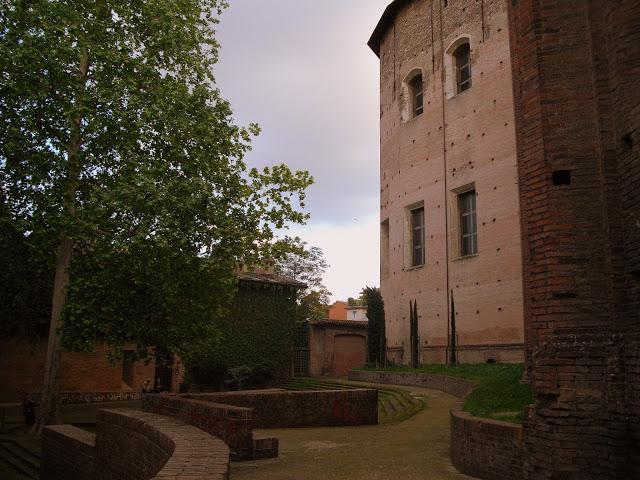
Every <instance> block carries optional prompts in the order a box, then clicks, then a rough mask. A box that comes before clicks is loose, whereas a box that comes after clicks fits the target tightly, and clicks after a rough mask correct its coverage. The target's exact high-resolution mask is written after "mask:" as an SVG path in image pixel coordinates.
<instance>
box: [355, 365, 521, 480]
mask: <svg viewBox="0 0 640 480" xmlns="http://www.w3.org/2000/svg"><path fill="white" fill-rule="evenodd" d="M349 380H353V381H358V382H370V383H382V384H391V385H410V386H417V387H423V388H432V389H435V390H440V391H442V392H445V393H448V394H450V395H453V396H454V397H457V398H459V399H464V397H466V396H467V395H468V394H469V393H471V392H472V391H473V389H474V388H475V385H476V384H475V383H474V382H472V381H470V380H463V379H460V378H454V377H448V376H446V375H434V374H430V373H413V372H370V371H362V370H352V371H351V372H349ZM450 430H451V446H450V448H451V461H452V463H453V465H454V466H455V467H456V468H457V469H458V470H459V471H461V472H462V473H466V474H468V475H473V476H475V477H478V478H481V479H484V480H501V479H505V478H514V479H518V478H521V477H522V473H523V468H524V441H523V433H522V426H521V425H517V424H513V423H508V422H501V421H498V420H491V419H486V418H478V417H474V416H473V415H470V414H468V413H466V412H464V411H463V410H462V401H458V402H456V404H455V405H454V407H453V408H452V409H451V418H450Z"/></svg>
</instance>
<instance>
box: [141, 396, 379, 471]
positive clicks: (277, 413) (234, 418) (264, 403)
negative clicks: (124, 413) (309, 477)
mask: <svg viewBox="0 0 640 480" xmlns="http://www.w3.org/2000/svg"><path fill="white" fill-rule="evenodd" d="M142 408H143V410H145V411H147V412H152V413H156V414H159V415H166V416H170V417H174V418H178V419H180V420H182V421H183V422H185V423H188V424H189V425H193V426H195V427H198V428H200V429H201V430H204V431H205V432H209V433H210V434H212V435H215V436H216V437H218V438H220V439H222V440H224V442H225V443H226V444H227V445H228V446H229V448H230V449H231V456H232V459H233V460H248V459H256V458H271V457H276V456H277V455H278V439H276V438H257V437H256V435H255V433H254V432H253V429H254V428H290V427H335V426H347V425H377V424H378V391H377V390H370V389H354V390H320V391H299V392H298V391H289V390H279V389H272V390H247V391H241V392H222V393H202V394H183V395H143V399H142Z"/></svg>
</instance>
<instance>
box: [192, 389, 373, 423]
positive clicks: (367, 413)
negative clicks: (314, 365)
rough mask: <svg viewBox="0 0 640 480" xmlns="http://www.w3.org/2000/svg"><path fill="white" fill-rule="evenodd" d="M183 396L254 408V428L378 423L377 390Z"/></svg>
mask: <svg viewBox="0 0 640 480" xmlns="http://www.w3.org/2000/svg"><path fill="white" fill-rule="evenodd" d="M185 397H186V398H190V399H197V400H202V401H206V402H216V403H224V404H228V405H235V406H239V407H247V408H251V409H253V410H254V411H255V422H256V423H255V425H256V428H291V427H335V426H348V425H377V424H378V391H377V390H372V389H354V390H314V391H290V390H275V389H274V390H254V391H244V392H224V393H205V394H187V395H185Z"/></svg>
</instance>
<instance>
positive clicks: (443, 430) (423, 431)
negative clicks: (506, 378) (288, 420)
mask: <svg viewBox="0 0 640 480" xmlns="http://www.w3.org/2000/svg"><path fill="white" fill-rule="evenodd" d="M403 388H406V389H407V390H409V391H411V392H413V393H414V394H416V395H420V396H423V397H424V398H425V400H426V403H427V406H426V408H425V409H424V410H423V411H422V412H420V413H418V414H417V415H415V416H414V417H412V418H410V419H409V420H406V421H405V422H402V423H400V424H398V425H389V426H375V427H370V426H365V427H342V428H304V429H282V430H264V431H263V432H264V433H268V434H269V435H271V436H274V437H277V438H279V439H280V456H279V458H276V459H270V460H260V461H252V462H242V463H234V464H232V467H231V480H267V479H268V480H396V479H398V480H418V479H419V480H449V479H457V480H460V479H470V478H471V477H468V476H465V475H462V474H460V473H458V472H457V471H456V470H455V468H453V466H452V465H451V463H450V461H449V452H448V449H449V409H450V408H451V406H452V404H453V403H454V402H455V398H454V397H452V396H450V395H447V394H445V393H442V392H439V391H436V390H427V389H423V388H418V387H403Z"/></svg>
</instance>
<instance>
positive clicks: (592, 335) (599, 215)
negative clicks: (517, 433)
mask: <svg viewBox="0 0 640 480" xmlns="http://www.w3.org/2000/svg"><path fill="white" fill-rule="evenodd" d="M509 12H510V26H511V28H510V35H511V49H512V52H513V55H512V58H513V59H514V61H513V68H514V70H513V71H514V75H513V77H514V79H515V83H514V87H515V88H514V92H515V99H516V101H515V107H516V109H515V111H516V131H517V143H518V166H519V172H520V198H521V205H522V226H523V229H522V231H523V240H524V245H525V248H524V249H523V252H524V256H523V258H524V278H525V299H526V302H525V326H526V346H527V348H526V356H527V364H528V367H529V374H530V380H531V384H532V386H533V388H534V393H535V405H534V407H533V408H532V410H531V412H530V416H529V419H528V421H527V422H526V423H525V430H524V432H525V443H526V447H527V457H526V458H525V473H524V475H523V477H524V478H527V479H545V480H546V479H556V478H563V479H572V480H573V479H575V480H577V479H580V480H595V479H631V478H640V423H639V417H640V382H639V378H638V376H639V374H640V149H639V147H638V145H639V144H640V88H639V86H640V2H638V1H637V0H615V1H600V0H579V1H560V0H555V1H546V0H545V1H543V0H519V1H514V2H509Z"/></svg>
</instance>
